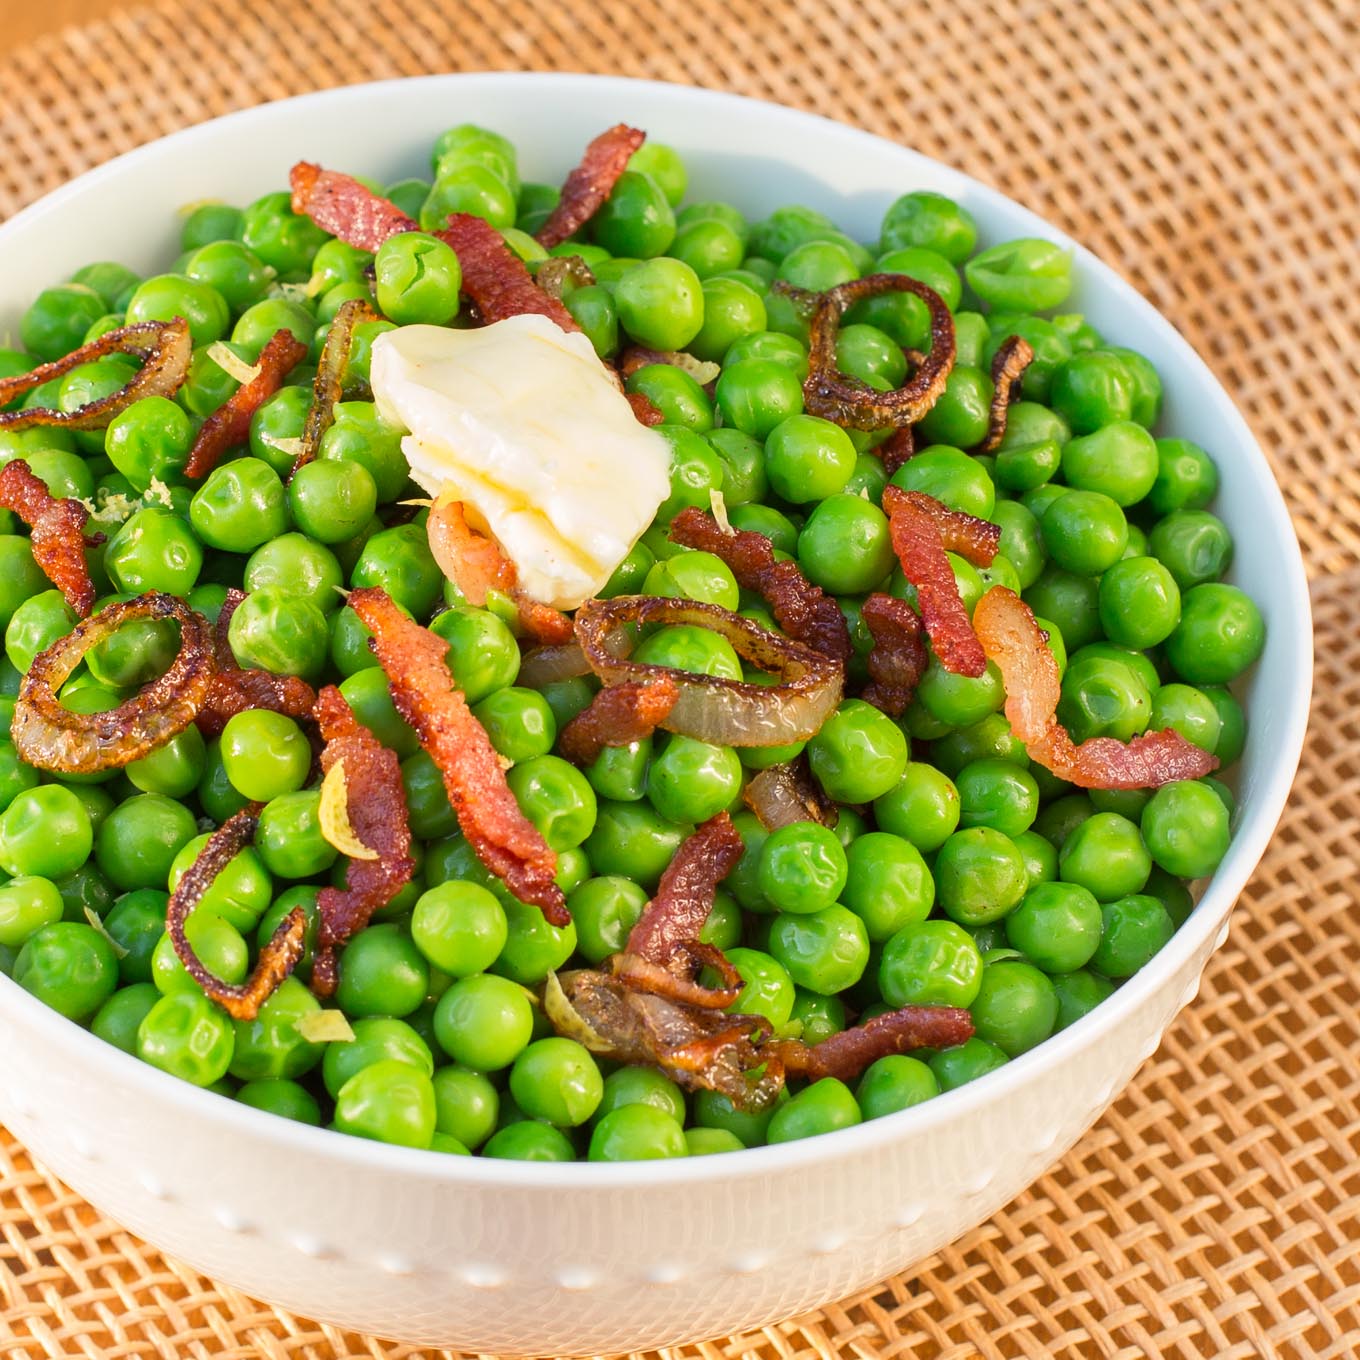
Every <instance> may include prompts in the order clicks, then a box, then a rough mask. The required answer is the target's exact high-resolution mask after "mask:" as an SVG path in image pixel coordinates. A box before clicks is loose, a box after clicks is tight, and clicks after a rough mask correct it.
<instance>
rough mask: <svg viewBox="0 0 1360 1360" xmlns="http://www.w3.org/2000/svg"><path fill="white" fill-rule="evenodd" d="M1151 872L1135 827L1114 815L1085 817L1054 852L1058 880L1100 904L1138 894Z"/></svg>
mask: <svg viewBox="0 0 1360 1360" xmlns="http://www.w3.org/2000/svg"><path fill="white" fill-rule="evenodd" d="M1151 868H1152V857H1151V856H1150V855H1149V854H1148V851H1147V847H1146V846H1145V845H1144V844H1143V840H1142V837H1141V836H1140V834H1139V831H1138V827H1137V826H1135V825H1134V824H1133V823H1132V822H1130V821H1129V820H1128V819H1127V818H1125V817H1121V816H1120V815H1119V814H1118V813H1116V812H1097V813H1095V814H1094V815H1093V816H1091V817H1087V818H1086V819H1085V820H1084V821H1082V822H1081V824H1080V825H1078V826H1077V827H1075V828H1074V829H1073V830H1072V831H1071V832H1070V833H1069V835H1068V836H1067V838H1066V839H1065V840H1064V841H1063V843H1062V846H1061V848H1060V850H1059V852H1058V873H1059V875H1060V876H1061V878H1062V880H1063V881H1064V882H1065V883H1077V884H1080V885H1081V886H1082V887H1084V888H1089V889H1090V890H1091V892H1093V893H1094V894H1095V895H1096V897H1097V898H1098V899H1099V900H1100V901H1102V902H1111V901H1113V900H1114V899H1115V898H1118V897H1124V896H1126V895H1128V894H1129V893H1136V892H1139V891H1140V890H1141V889H1142V887H1143V885H1144V884H1145V883H1146V882H1147V877H1148V873H1149V871H1150V870H1151ZM1096 967H1099V965H1098V964H1097V965H1096ZM1101 971H1104V970H1103V969H1102V970H1101Z"/></svg>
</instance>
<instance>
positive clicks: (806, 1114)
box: [766, 1077, 864, 1143]
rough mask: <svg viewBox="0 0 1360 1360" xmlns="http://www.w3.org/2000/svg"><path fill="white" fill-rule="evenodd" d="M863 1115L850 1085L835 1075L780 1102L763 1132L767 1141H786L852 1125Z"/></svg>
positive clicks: (858, 1121)
mask: <svg viewBox="0 0 1360 1360" xmlns="http://www.w3.org/2000/svg"><path fill="white" fill-rule="evenodd" d="M863 1118H864V1116H863V1115H862V1114H861V1112H860V1108H859V1105H858V1104H857V1103H856V1101H855V1097H854V1095H853V1094H852V1093H851V1091H850V1088H849V1087H848V1086H846V1084H845V1083H844V1082H843V1081H838V1080H837V1079H836V1078H835V1077H823V1078H822V1079H821V1080H820V1081H815V1082H813V1083H812V1084H811V1085H810V1086H805V1087H804V1088H803V1089H802V1090H801V1091H799V1092H798V1093H797V1094H796V1095H793V1096H791V1097H790V1098H789V1099H788V1100H787V1101H786V1102H785V1103H784V1104H783V1105H781V1106H780V1107H779V1108H778V1109H777V1110H776V1111H775V1112H774V1116H773V1117H772V1118H771V1120H770V1124H769V1128H768V1130H767V1132H766V1141H767V1142H769V1143H788V1142H792V1141H794V1140H795V1139H799V1138H812V1137H815V1136H816V1135H817V1134H821V1133H834V1132H835V1131H836V1130H837V1129H848V1128H853V1127H854V1125H856V1124H858V1123H861V1122H862V1120H863Z"/></svg>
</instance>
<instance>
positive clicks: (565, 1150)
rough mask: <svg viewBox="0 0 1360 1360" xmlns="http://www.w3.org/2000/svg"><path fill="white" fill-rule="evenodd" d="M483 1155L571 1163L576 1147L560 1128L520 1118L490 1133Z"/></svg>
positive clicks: (525, 1160)
mask: <svg viewBox="0 0 1360 1360" xmlns="http://www.w3.org/2000/svg"><path fill="white" fill-rule="evenodd" d="M482 1155H483V1156H484V1157H497V1158H505V1159H509V1160H512V1161H518V1162H574V1161H575V1160H576V1149H575V1148H574V1147H573V1146H572V1143H571V1139H569V1138H568V1137H567V1136H566V1134H564V1133H563V1132H562V1131H561V1130H560V1129H555V1128H553V1127H552V1126H551V1125H550V1124H538V1123H535V1122H534V1121H533V1120H531V1119H520V1120H516V1121H515V1122H514V1123H511V1124H507V1125H505V1127H504V1128H501V1129H499V1130H497V1132H496V1133H494V1134H492V1136H491V1137H490V1138H489V1139H488V1140H487V1142H486V1146H485V1147H483V1148H482Z"/></svg>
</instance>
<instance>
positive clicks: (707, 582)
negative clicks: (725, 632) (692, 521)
mask: <svg viewBox="0 0 1360 1360" xmlns="http://www.w3.org/2000/svg"><path fill="white" fill-rule="evenodd" d="M642 593H643V594H644V595H661V596H666V597H668V598H670V599H681V600H703V601H705V602H707V603H708V604H716V605H721V606H722V608H724V609H732V610H735V609H736V608H737V607H738V605H739V604H740V603H741V593H740V591H739V590H738V588H737V582H736V578H735V577H734V576H733V575H732V571H731V568H729V567H728V566H727V564H726V563H725V562H724V561H723V560H722V559H721V558H720V557H716V556H714V555H713V554H712V553H707V552H693V551H685V552H678V553H676V554H675V556H674V557H668V558H666V559H665V560H664V561H658V562H656V563H655V564H654V565H653V566H652V568H651V570H650V571H648V573H647V576H646V579H645V581H644V582H643V587H642Z"/></svg>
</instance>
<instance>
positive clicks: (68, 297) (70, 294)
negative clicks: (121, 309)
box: [19, 283, 107, 362]
mask: <svg viewBox="0 0 1360 1360" xmlns="http://www.w3.org/2000/svg"><path fill="white" fill-rule="evenodd" d="M106 310H107V308H106V306H105V302H104V299H103V298H102V297H100V295H99V294H98V293H97V292H96V291H95V290H94V289H93V288H91V287H89V286H88V285H86V284H83V283H66V284H61V285H59V286H58V287H56V288H46V289H44V290H43V291H42V292H41V293H39V294H38V296H37V297H36V298H35V299H34V301H33V303H32V305H31V306H30V307H29V309H28V310H27V311H26V312H25V313H24V315H23V317H22V319H21V321H20V323H19V336H20V339H21V340H22V341H23V346H24V348H25V349H26V350H28V351H29V352H30V353H31V354H34V355H36V356H37V357H38V358H39V359H41V360H43V361H44V362H50V361H51V360H54V359H60V358H61V357H62V356H63V355H65V354H69V353H70V352H71V351H72V350H74V349H76V348H77V347H78V346H79V345H80V343H81V341H82V339H83V338H84V336H85V332H86V331H87V330H89V328H90V327H91V326H92V325H93V324H94V323H95V321H97V320H98V319H99V317H100V316H101V315H103V313H104V312H105V311H106Z"/></svg>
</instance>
